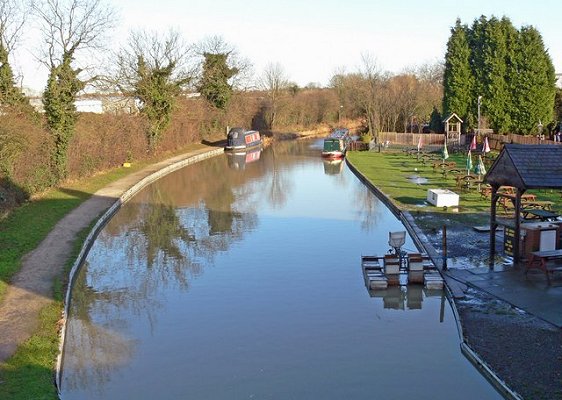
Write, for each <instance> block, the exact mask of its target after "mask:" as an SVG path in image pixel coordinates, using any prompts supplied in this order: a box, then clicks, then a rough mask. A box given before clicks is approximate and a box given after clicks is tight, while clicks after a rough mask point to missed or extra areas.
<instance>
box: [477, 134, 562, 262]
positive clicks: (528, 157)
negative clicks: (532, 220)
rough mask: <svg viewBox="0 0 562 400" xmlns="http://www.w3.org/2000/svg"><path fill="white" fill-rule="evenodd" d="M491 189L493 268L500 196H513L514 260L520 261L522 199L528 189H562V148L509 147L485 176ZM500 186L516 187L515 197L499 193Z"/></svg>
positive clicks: (545, 146) (513, 145) (544, 146)
mask: <svg viewBox="0 0 562 400" xmlns="http://www.w3.org/2000/svg"><path fill="white" fill-rule="evenodd" d="M484 182H486V183H488V184H490V186H491V187H492V200H491V214H490V266H493V263H494V254H495V248H496V229H497V227H498V220H497V213H496V209H497V204H498V200H499V199H500V198H501V197H510V198H511V199H512V200H513V204H514V206H515V210H514V211H515V216H514V220H515V221H514V224H513V231H514V233H513V235H514V237H513V260H514V263H517V262H519V258H520V253H519V243H520V240H521V210H522V209H521V196H522V195H523V194H524V193H525V191H527V190H528V189H561V188H562V146H560V145H540V144H539V145H524V144H506V145H505V146H504V147H503V150H502V151H501V153H500V154H499V156H498V158H497V159H496V160H495V161H494V164H493V165H492V166H491V167H490V169H489V170H488V173H487V174H486V176H485V177H484ZM501 186H511V187H513V188H515V193H514V194H513V195H506V194H503V193H501V192H499V191H498V190H499V188H500V187H501Z"/></svg>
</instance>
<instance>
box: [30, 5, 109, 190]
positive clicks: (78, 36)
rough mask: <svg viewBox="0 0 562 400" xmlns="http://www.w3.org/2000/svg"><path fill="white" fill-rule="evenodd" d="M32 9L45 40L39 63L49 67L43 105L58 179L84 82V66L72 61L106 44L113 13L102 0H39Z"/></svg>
mask: <svg viewBox="0 0 562 400" xmlns="http://www.w3.org/2000/svg"><path fill="white" fill-rule="evenodd" d="M33 10H34V12H35V14H36V15H37V17H38V19H39V23H40V30H41V34H42V37H43V41H44V43H45V47H44V49H43V57H42V59H41V62H43V63H44V64H45V65H46V66H47V67H48V68H49V79H48V82H47V87H46V89H45V92H44V94H43V105H44V108H45V115H46V118H47V125H48V127H49V131H50V132H51V134H52V135H53V136H54V139H55V149H54V152H53V154H52V164H53V167H54V172H55V174H56V177H57V178H58V179H61V178H64V177H65V176H66V162H67V149H68V143H69V141H70V139H71V138H72V136H73V134H74V126H75V124H76V118H77V114H76V107H75V105H74V101H75V99H76V96H77V94H78V93H79V92H80V91H81V90H83V89H84V87H85V85H86V82H87V81H85V80H83V79H81V78H79V75H80V74H81V73H82V71H83V69H82V68H78V67H75V66H74V63H75V60H76V58H77V56H78V55H79V53H81V52H85V51H86V50H100V49H101V47H102V46H103V45H104V44H105V43H107V41H106V40H105V37H104V35H105V34H106V32H107V31H108V30H109V29H110V28H112V27H113V25H114V23H115V13H114V11H113V9H112V8H111V7H109V5H106V4H105V3H104V2H103V1H102V0H39V1H38V2H37V3H35V4H34V6H33Z"/></svg>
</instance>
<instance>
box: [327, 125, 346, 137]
mask: <svg viewBox="0 0 562 400" xmlns="http://www.w3.org/2000/svg"><path fill="white" fill-rule="evenodd" d="M348 134H349V129H347V128H339V129H336V130H335V131H333V132H332V133H330V136H328V138H330V139H341V138H343V137H344V136H346V135H348Z"/></svg>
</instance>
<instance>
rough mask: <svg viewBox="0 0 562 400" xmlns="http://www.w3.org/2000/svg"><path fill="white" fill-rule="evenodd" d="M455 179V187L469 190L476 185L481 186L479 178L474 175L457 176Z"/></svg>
mask: <svg viewBox="0 0 562 400" xmlns="http://www.w3.org/2000/svg"><path fill="white" fill-rule="evenodd" d="M455 179H456V180H457V187H460V188H466V189H470V188H473V187H476V185H480V184H482V183H483V182H482V180H481V179H480V177H478V176H475V175H465V174H458V175H456V177H455Z"/></svg>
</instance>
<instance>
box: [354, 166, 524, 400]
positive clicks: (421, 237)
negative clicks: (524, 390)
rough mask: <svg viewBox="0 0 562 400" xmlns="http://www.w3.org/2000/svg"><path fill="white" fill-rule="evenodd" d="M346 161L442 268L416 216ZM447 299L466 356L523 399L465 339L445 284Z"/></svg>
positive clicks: (497, 383) (506, 392)
mask: <svg viewBox="0 0 562 400" xmlns="http://www.w3.org/2000/svg"><path fill="white" fill-rule="evenodd" d="M345 162H346V164H347V166H348V167H349V169H350V170H351V171H352V172H353V173H354V174H355V176H357V178H359V180H360V181H361V182H362V183H363V184H365V186H367V187H368V188H369V190H371V192H373V193H374V194H375V195H376V196H377V198H378V199H379V200H381V201H382V202H383V203H384V204H385V205H386V206H387V207H388V208H389V209H390V211H392V213H393V214H394V215H395V216H396V217H397V218H398V219H399V220H400V221H401V222H402V224H404V227H405V228H406V230H407V231H408V233H409V234H410V236H411V237H412V239H413V240H414V243H415V244H416V247H417V248H418V249H423V250H425V252H426V253H427V254H428V255H429V257H430V258H431V260H432V261H433V263H434V264H435V265H436V266H437V267H438V268H439V269H441V268H442V258H441V256H440V255H439V253H438V252H437V250H436V249H435V248H434V247H433V246H432V245H431V244H430V243H429V241H428V240H427V238H426V236H425V234H424V233H423V232H422V231H421V229H420V228H419V227H418V226H417V225H416V222H415V221H414V217H413V216H412V215H411V214H410V213H409V212H407V211H402V210H401V209H400V208H399V207H398V206H397V205H396V204H394V203H393V202H392V201H391V199H390V198H389V197H388V196H387V195H386V194H384V193H383V192H382V191H381V190H380V189H379V188H378V187H376V186H375V185H373V183H372V182H371V181H369V180H368V179H367V178H366V177H365V176H364V175H363V174H362V173H361V172H359V170H357V168H356V167H355V166H354V165H353V164H352V163H351V161H349V160H348V159H347V157H346V159H345ZM445 288H446V293H447V299H448V301H449V304H450V305H451V309H452V310H453V315H454V316H455V322H456V324H457V332H458V334H459V337H460V340H461V344H460V347H461V352H462V353H463V354H464V356H465V357H466V358H467V359H468V360H469V361H470V362H471V363H472V364H473V365H474V366H475V367H476V368H477V369H478V370H479V371H480V373H481V374H482V375H483V376H484V377H485V378H486V379H487V380H488V381H489V382H490V383H491V384H492V385H493V386H494V387H495V388H496V390H497V391H498V392H499V393H501V394H502V395H503V396H504V397H506V398H508V399H513V400H522V398H521V396H519V395H518V394H517V393H516V392H514V391H513V390H511V389H510V388H509V387H508V386H507V385H506V383H505V382H504V381H503V380H501V379H500V378H499V377H498V376H497V375H496V373H495V372H494V371H492V369H491V368H490V367H488V365H486V363H485V362H484V360H482V358H481V357H480V356H479V355H478V354H477V353H476V352H475V351H474V350H472V349H471V348H470V346H469V345H468V343H467V342H466V341H465V340H464V334H463V330H462V325H461V322H460V315H459V313H458V310H457V307H456V305H455V302H454V301H453V300H452V299H453V297H452V295H451V291H450V290H449V287H448V286H447V285H445Z"/></svg>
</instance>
